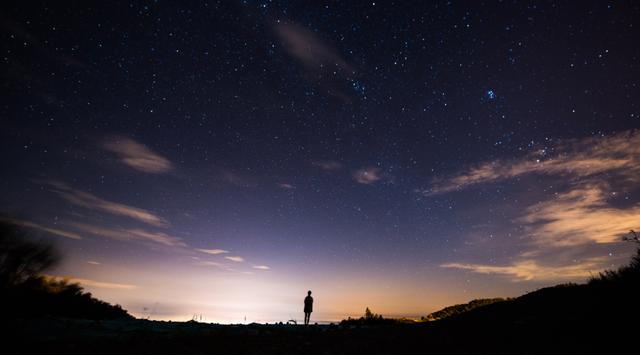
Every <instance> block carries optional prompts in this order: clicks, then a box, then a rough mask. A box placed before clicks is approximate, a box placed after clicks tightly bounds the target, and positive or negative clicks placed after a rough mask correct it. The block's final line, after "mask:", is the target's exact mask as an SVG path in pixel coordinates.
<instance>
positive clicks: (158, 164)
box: [102, 136, 173, 174]
mask: <svg viewBox="0 0 640 355" xmlns="http://www.w3.org/2000/svg"><path fill="white" fill-rule="evenodd" d="M102 148H104V149H105V150H107V151H110V152H112V153H115V154H116V155H117V156H118V158H120V161H121V162H122V163H123V164H125V165H127V166H129V167H131V168H133V169H136V170H138V171H142V172H145V173H151V174H160V173H166V172H169V171H171V170H172V169H173V164H172V163H171V162H170V161H169V160H168V159H167V158H165V157H163V156H161V155H159V154H158V153H156V152H154V151H152V150H151V149H149V148H147V147H146V146H144V145H143V144H140V143H138V142H136V141H135V140H133V139H131V138H127V137H123V136H112V137H109V138H107V139H105V140H104V142H103V143H102Z"/></svg>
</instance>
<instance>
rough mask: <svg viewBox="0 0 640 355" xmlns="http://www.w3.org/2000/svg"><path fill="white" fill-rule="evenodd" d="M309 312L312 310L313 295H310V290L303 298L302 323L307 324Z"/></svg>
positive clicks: (309, 316)
mask: <svg viewBox="0 0 640 355" xmlns="http://www.w3.org/2000/svg"><path fill="white" fill-rule="evenodd" d="M311 312H313V297H311V291H309V292H307V297H305V298H304V325H309V318H311Z"/></svg>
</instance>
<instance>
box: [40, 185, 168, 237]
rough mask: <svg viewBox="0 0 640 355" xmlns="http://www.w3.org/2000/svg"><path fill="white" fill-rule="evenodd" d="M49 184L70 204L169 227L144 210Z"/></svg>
mask: <svg viewBox="0 0 640 355" xmlns="http://www.w3.org/2000/svg"><path fill="white" fill-rule="evenodd" d="M47 184H49V185H51V186H53V187H54V192H56V193H57V194H58V195H59V196H60V197H62V198H64V199H65V200H67V201H68V202H71V203H72V204H74V205H77V206H81V207H84V208H88V209H91V210H96V211H101V212H106V213H110V214H113V215H117V216H124V217H129V218H132V219H135V220H137V221H140V222H144V223H146V224H150V225H152V226H155V227H167V226H169V223H168V222H167V221H166V220H164V219H163V218H162V217H159V216H157V215H155V214H153V213H152V212H149V211H147V210H144V209H142V208H137V207H132V206H128V205H125V204H122V203H118V202H112V201H108V200H105V199H102V198H100V197H97V196H95V195H93V194H90V193H88V192H84V191H81V190H77V189H74V188H71V187H70V186H68V185H67V184H65V183H61V182H48V183H47Z"/></svg>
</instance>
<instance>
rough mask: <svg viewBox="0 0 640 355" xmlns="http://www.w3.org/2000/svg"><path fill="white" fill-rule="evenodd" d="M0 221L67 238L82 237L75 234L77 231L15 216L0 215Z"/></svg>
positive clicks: (77, 238)
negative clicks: (46, 225)
mask: <svg viewBox="0 0 640 355" xmlns="http://www.w3.org/2000/svg"><path fill="white" fill-rule="evenodd" d="M0 221H5V222H8V223H11V224H15V225H17V226H21V227H26V228H32V229H37V230H40V231H43V232H46V233H50V234H53V235H57V236H60V237H64V238H69V239H76V240H79V239H82V237H81V236H80V235H79V234H77V233H73V232H70V231H66V230H62V229H59V228H50V227H45V226H43V225H40V224H38V223H35V222H31V221H25V220H21V219H15V218H3V217H0Z"/></svg>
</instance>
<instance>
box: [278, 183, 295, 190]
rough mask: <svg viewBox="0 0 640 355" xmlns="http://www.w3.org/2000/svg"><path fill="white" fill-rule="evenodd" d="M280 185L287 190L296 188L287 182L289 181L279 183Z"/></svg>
mask: <svg viewBox="0 0 640 355" xmlns="http://www.w3.org/2000/svg"><path fill="white" fill-rule="evenodd" d="M278 187H280V188H282V189H285V190H295V188H296V187H295V186H293V185H291V184H287V183H278Z"/></svg>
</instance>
